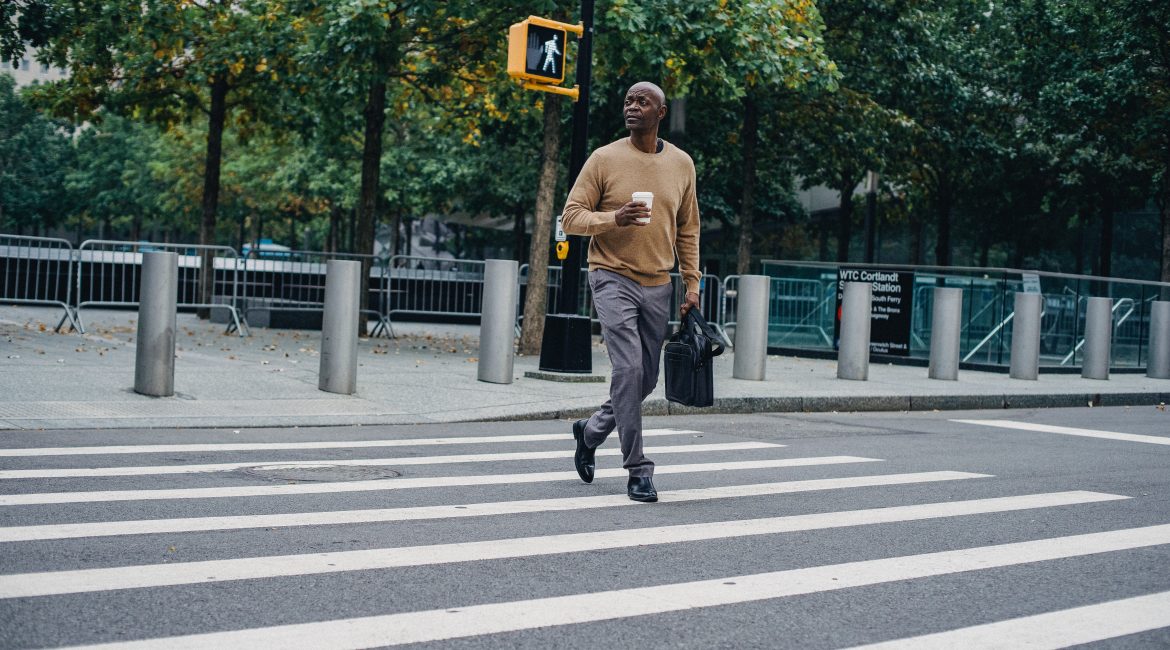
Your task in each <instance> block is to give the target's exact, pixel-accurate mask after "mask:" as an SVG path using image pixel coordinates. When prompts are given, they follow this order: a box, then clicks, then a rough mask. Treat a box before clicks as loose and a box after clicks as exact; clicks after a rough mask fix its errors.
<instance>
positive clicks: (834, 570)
mask: <svg viewBox="0 0 1170 650" xmlns="http://www.w3.org/2000/svg"><path fill="white" fill-rule="evenodd" d="M1163 544H1170V525H1160V526H1148V527H1143V528H1130V529H1123V530H1114V531H1109V532H1104V533H1089V534H1085V535H1071V536H1068V537H1052V538H1047V539H1038V540H1033V541H1028V542H1016V543H1011V544H999V545H995V546H979V547H974V548H965V549H958V550H953V551H942V552H936V553H923V554H919V555H905V556H899V557H891V558H884V559H880V560H862V561H858V562H847V563H843V564H831V565H825V566H817V567H809V568H805V569H789V570H785V571H775V572H770V573H757V574H750V575H738V576H728V577H725V578H717V579H714V580H700V581H694V582H683V583H672V584H665V585H657V586H651V587H638V588H633V589H619V590H613V591H601V592H594V593H583V594H571V595H567V596H558V597H552V598H537V599H531V600H519V601H510V602H500V603H489V604H484V605H470V606H465V607H464V606H461V607H454V608H443V609H432V610H424V611H416V612H404V613H400V614H388V615H381V616H368V617H361V618H349V619H340V620H332V621H322V622H315V623H298V624H292V625H279V626H274V627H265V628H254V629H244V630H233V631H225V632H211V633H203V634H193V635H185V636H172V637H165V638H157V639H143V640H140V641H129V642H118V643H113V644H108V645H100V646H84V647H94V648H97V647H103V648H105V647H111V648H112V647H117V648H126V649H127V650H130V649H138V648H142V649H145V648H167V649H172V650H183V649H186V648H190V649H191V650H201V649H202V648H212V647H227V648H252V649H256V650H262V649H265V648H273V649H278V648H280V649H282V648H292V647H297V648H320V649H336V650H342V649H350V648H353V649H358V648H376V647H383V646H391V645H402V644H407V643H423V642H428V641H442V640H446V639H456V638H466V637H472V636H478V635H482V634H497V633H500V632H515V631H519V630H530V629H536V628H541V627H552V626H559V625H571V624H575V623H588V622H593V621H605V620H617V619H623V618H629V617H632V616H645V615H650V614H661V613H666V612H678V611H686V610H689V609H696V608H701V607H717V606H724V605H734V604H737V603H749V602H758V601H763V600H770V599H774V598H783V597H787V596H799V595H805V594H813V593H823V592H828V591H837V590H841V589H849V588H852V587H861V586H866V585H875V584H883V583H890V582H896V581H900V580H913V579H917V578H927V577H932V576H942V575H951V574H956V573H964V572H969V571H979V570H983V569H991V568H996V567H1008V566H1015V565H1021V564H1029V563H1033V562H1044V561H1049V560H1057V559H1063V558H1072V557H1083V556H1086V555H1093V554H1098V553H1111V552H1117V551H1124V550H1129V549H1136V548H1145V547H1150V546H1159V545H1163Z"/></svg>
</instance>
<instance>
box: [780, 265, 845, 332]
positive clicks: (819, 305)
mask: <svg viewBox="0 0 1170 650" xmlns="http://www.w3.org/2000/svg"><path fill="white" fill-rule="evenodd" d="M771 285H772V287H771V292H770V294H769V299H768V323H769V330H773V332H769V339H770V340H772V341H773V342H774V343H773V344H774V345H785V344H791V345H799V344H800V343H799V342H790V341H789V340H788V339H790V338H792V337H798V336H800V335H803V336H804V337H805V339H804V340H807V339H808V338H810V337H811V338H812V339H815V340H816V341H818V342H821V343H824V344H827V345H832V344H833V327H834V324H833V321H834V318H835V314H834V310H835V308H836V301H837V287H836V286H835V284H834V283H832V282H822V281H821V280H812V279H807V280H806V279H788V278H772V283H771Z"/></svg>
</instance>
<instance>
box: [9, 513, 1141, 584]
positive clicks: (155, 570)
mask: <svg viewBox="0 0 1170 650" xmlns="http://www.w3.org/2000/svg"><path fill="white" fill-rule="evenodd" d="M1127 498H1129V497H1125V496H1120V495H1115V494H1103V493H1100V492H1082V491H1075V492H1054V493H1048V494H1030V495H1024V496H1014V497H997V498H991V499H974V500H970V501H948V502H942V503H925V504H919V505H911V506H895V507H889V508H873V509H867V510H851V511H845V512H826V513H817V514H808V515H792V516H784V517H768V518H761V519H746V520H739V521H734V520H733V521H715V522H709V523H702V524H683V525H676V526H656V527H652V528H633V529H624V530H612V531H590V532H585V533H570V534H564V535H544V536H538V537H519V538H513V539H493V540H486V541H480V542H461V543H453V544H434V545H427V546H407V547H395V548H378V549H369V550H361V551H340V552H335V553H308V554H298V555H278V556H269V557H249V558H239V559H232V560H209V561H199V562H184V563H176V564H148V565H140V566H123V567H112V568H102V569H81V570H76V571H53V572H44V573H23V574H9V575H0V598H28V597H35V596H55V595H62V594H75V593H85V592H95V591H110V590H115V589H141V588H146V587H169V586H175V585H187V584H205V583H210V582H225V581H233V580H255V579H261V578H274V577H288V576H305V575H318V574H324V573H337V572H344V571H366V570H371V569H389V568H398V567H410V566H430V565H436V564H449V563H455V562H473V561H480V560H496V559H504V558H527V557H536V556H541V555H557V554H561V553H576V552H584V551H596V550H602V549H615V548H629V547H632V546H651V545H657V544H674V543H680V542H692V541H701V540H714V539H731V538H738V537H747V536H755V535H773V534H777V533H787V532H794V531H807V530H822V529H826V528H841V527H846V526H862V525H869V524H881V523H891V522H904V521H915V520H922V519H933V518H940V517H957V516H962V515H973V514H983V513H991V512H1008V511H1012V510H1024V509H1029V508H1047V507H1054V506H1066V505H1073V504H1082V503H1095V502H1100V501H1113V500H1118V499H1127Z"/></svg>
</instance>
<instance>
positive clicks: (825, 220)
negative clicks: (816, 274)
mask: <svg viewBox="0 0 1170 650" xmlns="http://www.w3.org/2000/svg"><path fill="white" fill-rule="evenodd" d="M829 214H830V213H829V211H828V210H825V211H823V212H821V218H820V219H819V222H818V224H817V225H818V228H817V259H818V260H821V261H822V262H827V261H829V233H830V232H831V231H832V230H833V228H832V223H830V219H829Z"/></svg>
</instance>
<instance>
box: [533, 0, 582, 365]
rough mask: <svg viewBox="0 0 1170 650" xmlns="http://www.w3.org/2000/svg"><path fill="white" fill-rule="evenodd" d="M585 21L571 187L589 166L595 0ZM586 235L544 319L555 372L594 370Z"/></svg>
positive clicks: (574, 245)
mask: <svg viewBox="0 0 1170 650" xmlns="http://www.w3.org/2000/svg"><path fill="white" fill-rule="evenodd" d="M581 24H582V26H583V27H584V28H585V31H584V33H583V34H582V35H581V40H580V43H579V46H578V48H577V89H578V93H579V94H578V96H577V103H576V104H575V105H574V106H573V143H572V146H571V148H570V149H569V187H570V188H571V187H573V184H574V183H576V182H577V175H578V174H580V173H581V168H582V167H584V166H585V158H586V153H587V152H586V150H585V149H586V145H587V140H588V136H589V85H590V79H591V78H592V75H593V0H581ZM584 248H585V238H584V237H577V236H571V237H569V256H568V258H566V259H565V260H564V262H563V263H562V265H561V290H560V292H559V294H558V300H557V305H556V313H550V314H548V315H547V316H546V317H545V319H544V338H543V339H542V340H541V346H540V369H541V370H546V371H552V372H570V373H586V374H588V373H590V372H592V371H593V358H592V356H591V354H590V347H591V336H592V332H591V329H590V328H591V322H590V320H589V317H588V316H581V315H578V313H577V301H578V299H579V298H580V288H579V285H580V282H581V263H582V261H583V260H584Z"/></svg>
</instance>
